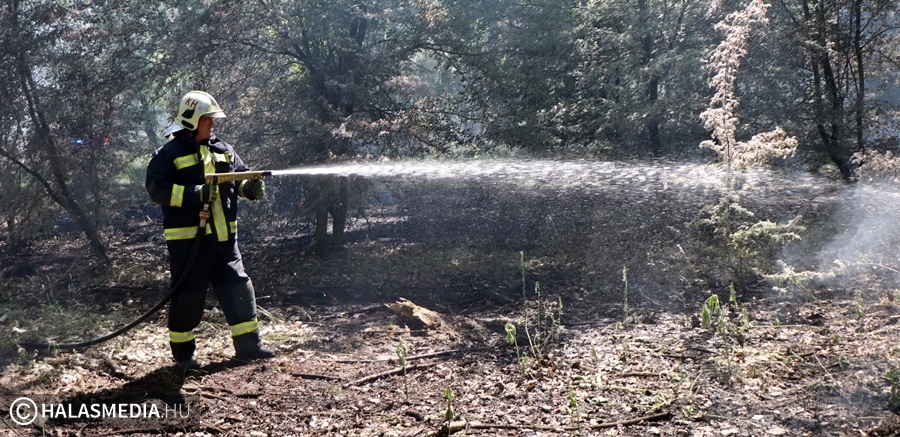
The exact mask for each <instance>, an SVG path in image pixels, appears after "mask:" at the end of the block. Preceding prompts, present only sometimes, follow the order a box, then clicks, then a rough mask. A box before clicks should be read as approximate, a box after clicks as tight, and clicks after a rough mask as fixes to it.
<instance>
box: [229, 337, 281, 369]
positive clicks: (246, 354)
mask: <svg viewBox="0 0 900 437" xmlns="http://www.w3.org/2000/svg"><path fill="white" fill-rule="evenodd" d="M231 339H232V340H233V341H234V358H235V359H238V360H244V361H252V360H262V359H266V358H272V357H274V356H275V352H274V351H273V350H272V349H269V348H267V347H265V346H264V345H263V344H262V340H261V339H260V338H259V330H256V331H253V332H248V333H246V334H241V335H238V336H237V337H231Z"/></svg>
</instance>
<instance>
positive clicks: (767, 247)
mask: <svg viewBox="0 0 900 437" xmlns="http://www.w3.org/2000/svg"><path fill="white" fill-rule="evenodd" d="M801 219H802V216H797V217H795V218H793V219H792V220H790V221H788V222H786V223H774V222H771V221H769V220H758V219H757V218H756V214H755V213H754V212H753V211H751V210H749V209H747V208H745V207H744V206H743V205H742V204H741V203H740V197H739V196H738V195H730V196H725V197H723V199H722V200H721V201H720V202H719V203H718V204H716V205H714V206H711V207H706V208H704V209H703V210H702V211H701V212H700V214H699V215H698V216H697V218H696V219H695V220H694V222H693V228H694V230H695V231H696V237H697V241H696V243H695V244H697V245H698V249H699V253H700V256H701V257H703V258H704V261H703V262H704V263H705V264H706V265H710V266H720V267H724V269H725V270H726V275H727V277H726V278H724V279H725V280H727V281H728V282H732V283H733V282H738V283H744V282H747V281H748V280H750V279H752V278H755V277H761V276H764V275H767V274H770V273H772V271H773V269H774V267H775V262H776V260H775V258H776V257H777V255H778V254H779V253H780V251H781V249H782V248H783V247H784V246H785V245H786V244H788V243H790V242H792V241H797V240H800V239H801V236H800V233H801V232H803V231H804V230H805V228H804V227H803V226H802V225H800V220H801Z"/></svg>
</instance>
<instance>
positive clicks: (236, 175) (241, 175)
mask: <svg viewBox="0 0 900 437" xmlns="http://www.w3.org/2000/svg"><path fill="white" fill-rule="evenodd" d="M263 176H272V171H271V170H262V171H239V172H233V173H209V174H207V175H206V176H205V177H206V183H207V184H210V185H218V184H224V183H225V182H233V181H245V180H258V179H262V178H263Z"/></svg>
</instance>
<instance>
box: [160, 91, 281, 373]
mask: <svg viewBox="0 0 900 437" xmlns="http://www.w3.org/2000/svg"><path fill="white" fill-rule="evenodd" d="M224 117H225V112H224V111H222V108H221V107H220V106H219V104H218V103H217V102H216V99H214V98H213V97H212V96H211V95H209V94H207V93H205V92H203V91H191V92H189V93H187V94H185V95H184V97H182V99H181V101H180V103H179V105H178V113H177V114H176V116H175V121H174V122H173V123H172V125H171V126H169V128H168V129H166V131H165V133H164V135H165V136H166V137H169V136H170V135H171V139H170V141H169V142H167V143H166V144H165V145H163V146H162V147H161V148H159V150H157V151H156V152H154V153H153V157H152V158H151V159H150V164H149V165H148V166H147V180H146V184H145V185H146V187H147V192H148V193H149V195H150V199H152V200H153V201H154V202H156V203H159V204H160V205H161V207H162V212H163V227H164V229H165V237H166V246H167V248H168V251H169V263H170V272H171V280H172V285H173V286H175V284H176V283H177V282H178V281H179V279H180V278H181V276H182V275H187V277H186V278H184V282H183V284H182V285H181V286H180V287H179V290H177V291H176V293H175V295H174V296H173V297H172V301H171V302H170V303H169V321H168V327H169V345H170V346H171V349H172V355H173V357H174V358H175V363H176V366H177V367H178V368H179V369H180V370H182V371H188V370H196V369H199V368H200V365H199V364H198V363H197V361H196V360H195V359H194V350H195V349H196V340H195V338H194V329H195V328H196V327H197V325H199V324H200V319H201V317H202V316H203V310H204V307H205V306H206V292H207V288H208V287H209V285H210V284H212V289H213V291H214V292H215V294H216V298H217V299H218V301H219V305H220V306H221V307H222V312H223V313H224V314H225V320H226V321H227V322H228V324H229V325H230V326H231V338H232V341H233V343H234V349H235V358H236V359H238V360H255V359H263V358H271V357H273V356H274V355H275V354H274V352H273V351H272V350H271V349H269V348H267V347H265V346H264V345H263V343H262V341H261V339H260V336H259V322H258V321H257V318H256V296H255V294H254V291H253V283H252V282H251V281H250V277H248V276H247V274H246V273H245V272H244V265H243V263H242V261H241V253H240V251H239V250H238V244H237V200H238V197H244V198H246V199H250V200H257V199H261V198H263V196H265V184H264V183H263V181H262V180H243V181H236V182H227V183H222V184H219V185H209V184H206V183H205V178H204V175H205V174H207V173H226V172H241V171H248V170H249V168H248V167H247V166H246V165H244V163H243V161H241V158H240V157H239V156H238V154H237V153H235V151H234V148H232V146H231V145H230V144H228V143H226V142H224V141H222V140H221V139H219V138H217V137H216V136H215V135H214V134H213V126H214V125H215V121H214V120H215V119H218V118H224ZM204 204H209V214H208V220H207V222H206V228H205V230H204V231H203V232H204V236H203V237H202V238H203V240H202V245H201V246H200V250H199V253H198V254H197V255H196V259H195V261H194V263H193V267H192V268H191V269H190V271H185V270H186V268H187V266H188V263H189V261H190V259H191V257H192V248H193V245H194V240H195V238H196V236H197V232H198V228H199V223H200V213H201V211H202V209H203V206H204Z"/></svg>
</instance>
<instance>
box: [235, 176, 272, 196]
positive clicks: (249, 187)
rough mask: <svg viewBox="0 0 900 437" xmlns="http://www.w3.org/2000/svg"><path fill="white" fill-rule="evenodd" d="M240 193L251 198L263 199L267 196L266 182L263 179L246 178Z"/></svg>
mask: <svg viewBox="0 0 900 437" xmlns="http://www.w3.org/2000/svg"><path fill="white" fill-rule="evenodd" d="M240 193H241V195H242V196H244V197H246V198H248V199H250V200H257V199H262V198H263V197H265V196H266V183H265V182H264V181H263V180H262V179H255V180H253V179H251V180H246V181H244V182H243V183H242V184H241V189H240Z"/></svg>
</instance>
